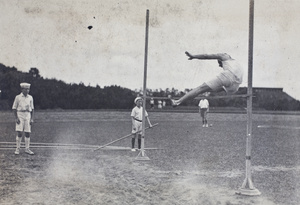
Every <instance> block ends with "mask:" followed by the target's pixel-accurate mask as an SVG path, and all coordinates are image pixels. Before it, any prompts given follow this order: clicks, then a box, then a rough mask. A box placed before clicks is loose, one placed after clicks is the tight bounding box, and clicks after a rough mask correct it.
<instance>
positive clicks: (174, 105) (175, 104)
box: [170, 99, 178, 107]
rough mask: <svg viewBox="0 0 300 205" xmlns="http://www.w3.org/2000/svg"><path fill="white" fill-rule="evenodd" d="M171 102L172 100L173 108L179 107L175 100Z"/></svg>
mask: <svg viewBox="0 0 300 205" xmlns="http://www.w3.org/2000/svg"><path fill="white" fill-rule="evenodd" d="M170 100H171V103H172V106H173V107H177V106H178V104H177V103H176V102H175V100H173V99H170Z"/></svg>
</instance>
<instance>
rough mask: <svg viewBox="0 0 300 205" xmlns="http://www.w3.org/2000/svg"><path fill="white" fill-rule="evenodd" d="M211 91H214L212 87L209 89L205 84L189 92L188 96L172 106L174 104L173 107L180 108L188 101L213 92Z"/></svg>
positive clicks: (174, 101)
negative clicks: (179, 106)
mask: <svg viewBox="0 0 300 205" xmlns="http://www.w3.org/2000/svg"><path fill="white" fill-rule="evenodd" d="M211 91H212V89H211V88H210V87H208V85H206V83H203V84H202V85H200V86H198V87H196V88H194V89H193V90H191V91H190V92H188V93H187V94H185V95H184V96H182V97H181V98H180V99H178V100H173V101H172V104H173V106H178V105H180V104H181V103H183V102H184V101H186V100H189V99H192V98H195V97H197V96H198V95H200V94H202V93H205V92H211Z"/></svg>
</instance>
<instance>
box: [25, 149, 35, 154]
mask: <svg viewBox="0 0 300 205" xmlns="http://www.w3.org/2000/svg"><path fill="white" fill-rule="evenodd" d="M25 152H26V153H27V154H30V155H33V154H34V153H33V152H32V151H31V150H30V149H25Z"/></svg>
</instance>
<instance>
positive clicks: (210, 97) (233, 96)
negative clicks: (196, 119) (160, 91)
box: [146, 94, 255, 100]
mask: <svg viewBox="0 0 300 205" xmlns="http://www.w3.org/2000/svg"><path fill="white" fill-rule="evenodd" d="M248 97H251V95H249V94H241V95H219V96H204V95H203V96H202V95H201V96H197V97H195V98H194V99H196V100H200V99H202V98H206V99H223V98H248ZM253 97H255V96H253ZM146 98H147V99H151V98H152V99H157V100H170V99H171V98H169V97H151V96H147V97H146ZM172 99H179V97H175V98H172Z"/></svg>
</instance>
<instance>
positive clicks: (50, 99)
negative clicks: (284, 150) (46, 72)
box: [0, 64, 300, 110]
mask: <svg viewBox="0 0 300 205" xmlns="http://www.w3.org/2000/svg"><path fill="white" fill-rule="evenodd" d="M21 82H28V83H30V84H31V85H32V86H31V89H30V94H31V95H32V96H33V97H34V105H35V109H131V108H132V107H133V106H134V104H133V101H134V99H135V97H136V96H139V95H142V92H143V91H142V90H130V89H127V88H123V87H120V86H117V85H111V86H105V87H103V88H101V87H100V86H99V85H97V86H95V87H93V86H89V85H88V86H86V85H84V84H83V83H79V84H71V83H69V84H68V83H65V82H63V81H61V80H57V79H47V78H43V77H42V76H41V75H40V73H39V70H38V69H37V68H30V70H29V71H28V72H21V71H18V70H17V68H15V67H6V66H5V65H3V64H0V110H8V109H11V106H12V103H13V101H14V98H15V96H16V95H17V94H19V93H20V91H21V90H20V83H21ZM188 91H190V89H185V90H184V91H179V90H177V89H175V88H171V89H169V88H167V89H165V90H163V89H155V90H153V89H147V96H153V97H167V96H172V97H180V96H183V95H184V94H185V93H186V92H188ZM246 93H247V88H240V89H239V90H238V92H237V93H236V94H237V95H239V94H246ZM211 96H218V94H214V93H212V94H211ZM254 96H255V97H254V98H253V107H254V108H256V109H265V110H300V102H299V101H297V100H295V99H293V98H291V97H289V96H288V95H287V94H286V93H284V92H274V91H263V92H261V91H260V92H255V89H254ZM198 102H199V100H195V99H193V100H189V101H186V102H184V103H183V104H182V106H197V105H198ZM147 103H149V102H148V101H147ZM209 103H210V106H211V107H246V105H247V100H246V98H222V99H210V100H209ZM167 105H170V101H167Z"/></svg>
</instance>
